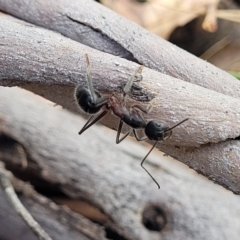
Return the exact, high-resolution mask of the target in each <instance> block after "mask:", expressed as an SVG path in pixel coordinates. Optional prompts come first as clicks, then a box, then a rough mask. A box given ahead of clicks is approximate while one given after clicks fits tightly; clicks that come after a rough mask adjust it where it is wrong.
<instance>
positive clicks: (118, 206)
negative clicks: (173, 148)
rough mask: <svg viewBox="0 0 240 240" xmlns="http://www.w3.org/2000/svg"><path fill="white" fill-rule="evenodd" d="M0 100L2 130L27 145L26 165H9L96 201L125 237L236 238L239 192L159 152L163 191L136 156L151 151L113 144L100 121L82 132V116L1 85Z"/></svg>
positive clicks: (157, 170)
mask: <svg viewBox="0 0 240 240" xmlns="http://www.w3.org/2000/svg"><path fill="white" fill-rule="evenodd" d="M0 102H1V104H0V119H1V125H0V131H1V133H2V134H6V135H7V136H9V137H10V138H13V139H15V140H16V141H17V142H18V143H19V144H21V145H22V146H23V148H24V149H25V151H26V155H27V160H28V165H27V168H25V169H20V168H19V166H21V165H22V161H21V160H20V161H19V162H18V163H17V162H16V160H17V159H15V162H11V160H7V159H5V161H6V164H7V165H8V166H9V165H14V166H15V172H18V173H20V172H21V173H22V175H23V176H26V175H28V174H31V175H32V176H34V177H35V178H37V179H41V181H38V182H40V183H41V182H47V183H48V184H49V185H50V186H58V188H59V190H61V191H62V192H63V193H64V194H65V195H67V196H69V197H71V198H74V199H85V200H87V201H89V202H91V203H92V204H94V205H95V206H98V207H99V208H100V209H101V210H102V211H103V212H104V213H105V214H106V215H107V216H108V217H109V219H111V222H110V223H109V224H112V225H114V226H115V228H116V229H117V231H118V232H119V233H120V234H121V236H123V237H125V239H133V240H134V239H138V240H141V239H143V240H145V239H152V240H155V239H159V238H163V239H166V238H167V239H170V240H171V239H176V238H177V239H179V240H181V239H188V238H189V236H191V238H194V239H220V240H221V239H224V238H225V236H228V237H229V238H231V239H237V237H238V235H239V232H238V230H239V228H238V225H237V223H238V219H239V214H240V206H239V198H238V197H237V196H235V195H233V194H231V193H230V192H227V191H224V190H223V189H222V188H219V187H218V186H217V185H213V184H211V183H210V182H208V181H206V179H201V178H199V177H198V176H197V175H196V174H194V173H191V172H189V171H188V170H184V169H182V167H180V166H177V165H176V164H175V163H174V164H171V162H169V160H166V161H165V160H161V159H159V156H158V158H157V159H156V160H157V161H158V162H160V163H161V168H159V167H157V165H155V166H154V167H153V166H150V165H149V164H147V165H146V166H147V168H148V169H149V171H151V172H152V173H153V174H154V176H156V177H157V179H158V181H159V182H160V184H161V187H162V189H161V190H160V191H158V190H157V188H156V186H155V185H154V184H153V182H152V180H151V179H150V178H149V177H148V176H147V175H146V173H145V172H144V171H142V169H141V168H140V166H139V161H136V160H135V159H141V157H142V156H143V155H144V153H146V151H147V149H146V148H144V147H143V146H140V145H139V144H138V143H134V142H132V141H131V140H130V139H127V140H126V142H125V143H123V144H121V145H120V146H116V145H115V143H114V137H115V133H113V134H112V133H111V132H109V131H107V129H102V127H100V128H98V127H97V126H95V127H93V128H91V129H89V131H88V132H87V133H86V134H85V133H84V136H81V137H80V136H79V135H78V134H77V132H78V130H79V128H80V127H81V126H82V125H83V124H84V122H85V120H83V119H81V118H80V117H78V116H74V115H73V114H71V113H69V112H66V111H63V110H62V109H59V108H54V107H53V105H49V104H47V103H45V102H44V101H41V100H40V99H38V98H36V97H35V96H32V94H29V93H27V94H26V93H25V91H23V90H19V89H13V88H11V89H8V88H2V89H1V92H0ZM43 116H44V117H43ZM105 149H106V151H104V150H105ZM24 156H25V155H24ZM153 156H154V154H153V155H152V157H153ZM18 159H19V158H18ZM199 201H200V202H199ZM150 212H152V213H153V214H155V216H156V218H157V219H159V218H161V219H163V223H164V221H167V223H166V222H165V224H166V226H165V227H164V229H163V231H161V233H159V232H158V231H159V230H158V231H149V230H147V229H146V228H145V227H144V225H143V224H142V221H143V220H142V219H143V218H144V216H145V214H146V216H148V214H149V213H150ZM160 212H163V214H160ZM159 214H160V215H159ZM223 216H224V218H223ZM150 219H151V221H153V222H152V224H155V226H158V225H159V222H157V219H156V220H154V219H152V218H151V217H150ZM154 221H156V223H155V222H154ZM129 223H130V224H129ZM199 229H209V231H199Z"/></svg>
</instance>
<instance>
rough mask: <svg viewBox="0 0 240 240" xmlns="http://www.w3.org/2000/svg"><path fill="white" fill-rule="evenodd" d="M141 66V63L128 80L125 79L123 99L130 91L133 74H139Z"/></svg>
mask: <svg viewBox="0 0 240 240" xmlns="http://www.w3.org/2000/svg"><path fill="white" fill-rule="evenodd" d="M143 68H144V66H142V65H141V66H140V67H139V68H138V69H137V70H136V72H135V73H134V74H133V75H132V76H131V77H130V78H129V80H128V81H127V83H126V85H125V87H124V88H123V98H124V100H125V97H126V95H127V94H128V93H129V92H130V90H131V87H132V84H133V80H134V78H135V76H136V75H137V74H140V73H141V72H142V70H143Z"/></svg>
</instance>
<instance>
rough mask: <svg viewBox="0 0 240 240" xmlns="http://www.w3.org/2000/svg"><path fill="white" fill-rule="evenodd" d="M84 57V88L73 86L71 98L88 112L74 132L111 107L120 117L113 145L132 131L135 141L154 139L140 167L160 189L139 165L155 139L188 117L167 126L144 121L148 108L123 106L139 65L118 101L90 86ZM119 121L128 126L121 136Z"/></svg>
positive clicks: (85, 127) (135, 105) (88, 71)
mask: <svg viewBox="0 0 240 240" xmlns="http://www.w3.org/2000/svg"><path fill="white" fill-rule="evenodd" d="M85 57H86V61H87V77H86V80H87V87H82V86H80V85H79V86H77V87H76V89H75V98H76V101H77V103H78V105H79V106H80V108H81V109H82V110H83V111H85V112H86V113H89V114H92V115H91V116H90V118H89V119H88V120H87V122H86V123H85V125H84V126H83V127H82V129H81V130H80V131H79V133H78V134H79V135H81V134H82V133H83V132H84V131H86V130H87V129H88V128H90V127H91V126H92V125H93V124H95V123H96V122H98V121H99V120H100V119H102V118H103V117H104V116H105V115H106V114H107V113H108V112H109V111H110V110H111V112H112V113H113V114H114V115H115V116H117V117H119V118H120V120H119V124H118V130H117V136H116V143H117V144H119V143H120V142H122V141H123V140H124V139H125V138H126V137H127V136H128V135H129V134H130V133H131V131H133V134H134V136H135V138H136V139H137V141H143V140H145V139H149V140H155V141H156V142H155V143H154V144H153V146H152V148H151V149H150V150H149V152H148V153H147V155H146V156H145V157H144V158H143V159H142V161H141V167H142V168H143V169H144V170H145V171H146V172H147V173H148V175H149V176H150V177H151V178H152V180H153V181H154V182H155V183H156V184H157V186H158V188H160V185H159V184H158V182H157V181H156V180H155V179H154V177H153V176H152V175H151V174H150V173H149V171H148V170H147V169H146V168H145V167H144V166H143V163H144V161H145V160H146V159H147V157H148V155H149V154H150V153H151V151H152V150H153V148H154V147H155V146H156V145H157V143H158V142H159V141H163V140H166V139H168V138H169V137H170V136H171V135H172V130H173V129H174V128H175V127H177V126H179V125H180V124H182V123H184V122H186V121H187V120H188V119H189V118H186V119H184V120H183V121H181V122H179V123H177V124H176V125H174V126H172V127H170V126H169V125H168V123H166V122H165V121H162V120H150V121H148V120H146V119H145V118H144V117H143V116H142V114H141V112H142V113H146V114H147V113H149V112H150V111H151V107H147V108H145V107H144V106H142V105H139V104H134V105H132V106H130V108H129V109H128V108H127V107H126V98H127V94H128V93H129V92H130V90H131V87H132V84H133V81H134V78H135V77H136V76H137V74H140V73H141V72H142V69H143V66H140V67H139V68H138V69H137V71H136V72H135V74H134V75H133V76H132V77H131V78H129V80H128V81H127V83H126V85H125V87H124V88H123V96H122V98H121V99H120V100H119V99H118V98H116V97H115V96H114V94H112V95H103V96H101V94H100V93H99V92H98V91H96V90H95V89H94V88H93V85H92V79H91V76H90V72H91V63H90V61H89V58H88V55H87V54H85ZM149 106H151V105H149ZM97 113H98V114H97ZM123 123H125V124H127V125H128V126H130V127H131V128H130V130H129V131H128V132H127V133H126V134H125V135H124V136H123V137H121V138H120V135H121V131H122V126H123ZM137 129H144V132H145V135H146V137H143V138H139V136H138V134H137Z"/></svg>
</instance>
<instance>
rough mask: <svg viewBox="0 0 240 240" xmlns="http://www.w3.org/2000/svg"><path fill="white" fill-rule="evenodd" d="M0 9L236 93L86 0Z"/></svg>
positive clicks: (234, 84) (229, 80) (233, 84)
mask: <svg viewBox="0 0 240 240" xmlns="http://www.w3.org/2000/svg"><path fill="white" fill-rule="evenodd" d="M0 10H2V11H4V12H7V13H9V14H12V15H13V16H16V17H19V18H21V19H24V20H26V21H28V22H31V23H34V24H36V25H39V26H42V27H44V28H48V29H51V30H54V31H57V32H59V33H61V34H63V35H65V36H67V37H69V38H72V39H74V40H76V41H78V42H81V43H83V44H85V45H88V46H90V47H92V48H95V49H98V50H100V51H104V52H108V53H111V54H113V55H116V56H120V57H122V58H127V59H132V60H134V61H136V62H138V63H140V64H143V65H145V66H147V67H149V68H151V69H154V70H157V71H159V72H162V73H164V74H167V75H170V76H173V77H177V78H179V79H182V80H185V81H188V82H191V83H194V84H196V85H200V86H203V87H205V88H208V89H212V90H214V91H217V92H221V93H224V94H226V95H229V96H234V97H237V98H239V97H240V83H239V82H238V81H234V78H233V77H231V76H230V75H228V74H227V73H226V72H224V71H221V70H219V69H218V68H216V67H214V66H213V65H211V64H209V63H207V62H206V61H203V60H201V59H199V58H196V57H194V56H193V55H191V54H189V53H187V52H186V51H184V50H182V49H180V48H178V47H176V46H174V45H172V44H171V43H169V42H167V41H165V40H163V39H161V38H160V37H158V36H156V35H154V34H152V33H150V32H148V31H147V30H145V29H143V28H141V27H139V26H138V25H137V24H134V23H132V22H131V21H129V20H127V19H125V18H123V17H121V16H119V15H118V14H116V13H114V12H112V11H111V10H110V9H107V8H106V7H104V6H102V5H100V4H98V3H96V2H95V1H89V0H81V1H75V0H68V1H67V0H61V1H54V0H48V1H46V0H38V1H31V0H24V1H17V0H9V1H5V0H0Z"/></svg>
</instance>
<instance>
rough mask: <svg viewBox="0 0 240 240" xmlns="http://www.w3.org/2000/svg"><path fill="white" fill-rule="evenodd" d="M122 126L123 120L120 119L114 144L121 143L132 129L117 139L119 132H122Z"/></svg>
mask: <svg viewBox="0 0 240 240" xmlns="http://www.w3.org/2000/svg"><path fill="white" fill-rule="evenodd" d="M122 125H123V120H122V119H120V121H119V124H118V130H117V137H116V143H117V144H119V143H120V142H122V141H123V140H124V139H125V138H126V137H127V136H128V135H129V134H130V132H131V131H132V128H131V129H130V130H129V131H128V132H127V133H126V134H125V135H124V136H123V137H122V138H120V139H119V137H120V134H121V131H122Z"/></svg>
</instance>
